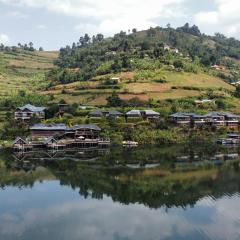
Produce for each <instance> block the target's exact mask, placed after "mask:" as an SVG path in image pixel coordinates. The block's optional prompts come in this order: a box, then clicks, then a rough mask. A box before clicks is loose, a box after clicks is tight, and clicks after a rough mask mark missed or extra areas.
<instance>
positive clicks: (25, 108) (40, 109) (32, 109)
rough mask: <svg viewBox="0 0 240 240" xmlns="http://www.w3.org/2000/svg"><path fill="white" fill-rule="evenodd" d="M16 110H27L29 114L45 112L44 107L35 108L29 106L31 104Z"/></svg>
mask: <svg viewBox="0 0 240 240" xmlns="http://www.w3.org/2000/svg"><path fill="white" fill-rule="evenodd" d="M17 109H19V110H21V111H24V110H29V111H31V112H42V111H44V110H45V107H36V106H33V105H31V104H26V105H24V106H23V107H19V108H17Z"/></svg>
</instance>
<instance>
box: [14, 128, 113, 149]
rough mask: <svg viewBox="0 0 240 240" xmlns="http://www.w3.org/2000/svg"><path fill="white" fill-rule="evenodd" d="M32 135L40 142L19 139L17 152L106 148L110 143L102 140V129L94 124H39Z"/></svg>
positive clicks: (33, 129)
mask: <svg viewBox="0 0 240 240" xmlns="http://www.w3.org/2000/svg"><path fill="white" fill-rule="evenodd" d="M30 130H31V135H32V136H33V137H34V138H38V139H39V140H38V141H28V140H23V139H22V138H20V137H18V138H16V139H15V141H14V142H13V148H14V150H16V151H22V150H23V149H24V150H26V151H27V150H31V149H32V148H46V149H65V148H106V147H108V146H109V145H110V141H109V140H107V139H101V138H100V132H101V128H99V127H98V126H96V125H94V124H80V125H74V126H73V127H71V128H68V127H67V126H66V125H64V124H49V125H44V124H37V125H34V126H32V127H31V128H30Z"/></svg>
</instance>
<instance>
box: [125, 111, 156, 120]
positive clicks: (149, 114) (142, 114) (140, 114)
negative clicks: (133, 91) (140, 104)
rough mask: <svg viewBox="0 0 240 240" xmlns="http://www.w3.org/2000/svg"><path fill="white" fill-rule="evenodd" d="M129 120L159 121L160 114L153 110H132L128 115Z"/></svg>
mask: <svg viewBox="0 0 240 240" xmlns="http://www.w3.org/2000/svg"><path fill="white" fill-rule="evenodd" d="M126 116H127V118H143V119H146V120H153V119H159V117H160V114H159V113H158V112H155V111H153V110H131V111H129V112H127V113H126Z"/></svg>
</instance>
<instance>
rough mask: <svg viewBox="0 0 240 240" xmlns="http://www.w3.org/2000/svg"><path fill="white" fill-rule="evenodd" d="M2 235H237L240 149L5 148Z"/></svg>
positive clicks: (0, 173) (0, 164)
mask: <svg viewBox="0 0 240 240" xmlns="http://www.w3.org/2000/svg"><path fill="white" fill-rule="evenodd" d="M1 155H2V157H1V159H2V160H1V161H0V183H1V186H2V191H1V192H0V199H1V204H0V239H6V240H8V239H27V240H28V239H37V240H38V239H64V240H65V239H107V240H108V239H239V238H240V232H239V226H240V212H239V210H238V209H239V207H240V201H239V200H240V196H239V192H240V174H239V173H240V170H239V149H236V148H222V147H219V146H191V147H189V146H174V147H166V148H161V149H160V148H156V149H155V148H147V149H111V151H104V152H102V151H101V152H98V151H88V152H73V151H67V152H35V153H28V154H17V155H12V153H9V152H8V151H3V152H2V153H1Z"/></svg>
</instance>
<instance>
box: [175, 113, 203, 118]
mask: <svg viewBox="0 0 240 240" xmlns="http://www.w3.org/2000/svg"><path fill="white" fill-rule="evenodd" d="M170 117H175V118H181V117H192V118H203V117H206V115H201V114H196V113H185V112H178V113H174V114H172V115H170Z"/></svg>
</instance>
